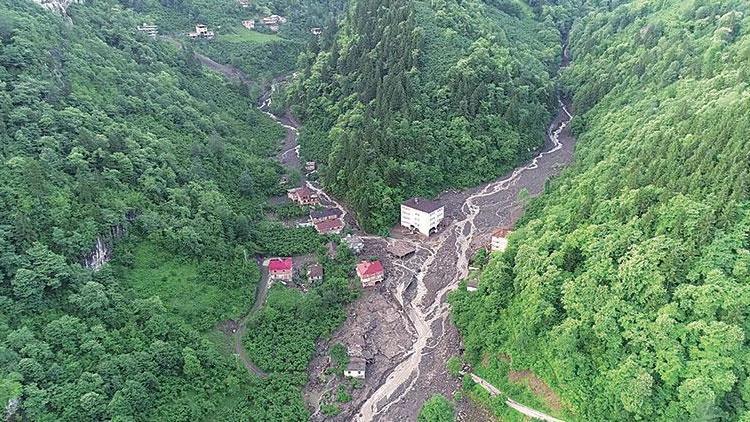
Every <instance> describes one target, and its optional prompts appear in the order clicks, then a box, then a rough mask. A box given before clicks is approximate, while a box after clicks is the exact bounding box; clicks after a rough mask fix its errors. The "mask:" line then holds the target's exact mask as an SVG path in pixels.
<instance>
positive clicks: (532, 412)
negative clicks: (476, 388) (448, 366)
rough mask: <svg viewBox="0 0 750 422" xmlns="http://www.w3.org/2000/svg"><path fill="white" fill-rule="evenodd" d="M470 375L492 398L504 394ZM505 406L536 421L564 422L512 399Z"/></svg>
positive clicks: (486, 382) (477, 377) (484, 381)
mask: <svg viewBox="0 0 750 422" xmlns="http://www.w3.org/2000/svg"><path fill="white" fill-rule="evenodd" d="M469 375H470V376H471V379H472V380H474V382H475V383H477V384H479V385H480V386H482V388H484V389H485V390H487V392H488V393H490V395H491V396H500V395H502V394H503V392H502V391H500V390H499V389H498V388H497V387H495V386H494V385H492V384H490V383H489V382H488V381H487V380H485V379H484V378H482V377H480V376H479V375H477V374H474V373H471V374H469ZM505 404H507V405H508V407H510V408H512V409H515V410H516V411H518V412H519V413H522V414H524V415H526V416H528V417H531V418H534V419H538V420H541V421H547V422H564V421H563V420H561V419H557V418H554V417H552V416H550V415H547V414H546V413H542V412H540V411H538V410H536V409H532V408H530V407H528V406H524V405H522V404H521V403H519V402H517V401H515V400H513V399H510V398H507V399H505Z"/></svg>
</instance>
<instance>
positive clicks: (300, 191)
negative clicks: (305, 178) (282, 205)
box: [292, 186, 316, 198]
mask: <svg viewBox="0 0 750 422" xmlns="http://www.w3.org/2000/svg"><path fill="white" fill-rule="evenodd" d="M292 191H293V192H294V194H295V195H297V196H298V197H300V198H310V197H313V196H315V195H316V194H315V192H314V191H313V190H312V189H310V188H308V187H307V186H302V187H299V188H296V189H292Z"/></svg>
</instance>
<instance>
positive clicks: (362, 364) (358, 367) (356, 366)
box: [346, 357, 367, 371]
mask: <svg viewBox="0 0 750 422" xmlns="http://www.w3.org/2000/svg"><path fill="white" fill-rule="evenodd" d="M366 367H367V362H366V361H365V360H364V359H363V358H360V357H350V358H349V364H348V365H346V370H347V371H364V370H365V368H366Z"/></svg>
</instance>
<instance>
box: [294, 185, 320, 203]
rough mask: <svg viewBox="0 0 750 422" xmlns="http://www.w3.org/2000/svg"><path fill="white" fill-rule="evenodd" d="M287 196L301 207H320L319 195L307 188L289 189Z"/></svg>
mask: <svg viewBox="0 0 750 422" xmlns="http://www.w3.org/2000/svg"><path fill="white" fill-rule="evenodd" d="M286 196H287V197H288V198H289V199H291V200H292V201H294V202H296V203H298V204H299V205H318V204H319V203H320V198H319V197H318V194H317V193H315V192H314V191H313V190H312V189H310V188H308V187H307V186H302V187H299V188H294V189H289V190H288V191H287V192H286Z"/></svg>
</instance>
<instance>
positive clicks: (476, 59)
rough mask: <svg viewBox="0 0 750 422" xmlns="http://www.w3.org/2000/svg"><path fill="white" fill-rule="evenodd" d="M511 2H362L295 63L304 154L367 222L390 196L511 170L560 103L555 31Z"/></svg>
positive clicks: (391, 209) (386, 221)
mask: <svg viewBox="0 0 750 422" xmlns="http://www.w3.org/2000/svg"><path fill="white" fill-rule="evenodd" d="M535 16H536V15H535V13H534V11H533V10H532V9H531V8H530V7H529V6H528V5H526V4H525V3H523V2H517V1H515V0H503V1H494V2H487V3H485V2H481V1H476V0H470V1H455V0H446V1H437V2H435V1H432V2H427V1H403V0H361V1H355V2H352V3H351V4H350V7H349V9H348V13H347V17H346V19H345V21H344V22H343V24H342V27H341V29H340V31H339V35H338V36H337V37H336V38H335V39H334V38H329V39H324V40H323V41H322V42H321V43H320V45H316V46H315V48H313V49H312V50H311V51H309V52H308V54H307V55H306V56H303V57H302V58H301V60H300V63H302V64H303V67H302V70H303V73H302V74H301V75H300V77H299V78H297V79H296V80H295V82H294V84H293V86H292V87H291V88H290V90H289V91H290V93H289V102H290V103H291V104H295V105H298V106H297V107H295V108H294V111H295V112H296V114H297V115H299V116H300V117H301V118H302V119H303V120H304V123H305V125H304V130H303V132H302V134H301V138H300V142H301V145H302V154H303V155H304V156H305V157H307V158H310V159H314V160H317V161H318V162H321V163H322V170H321V174H322V180H323V183H324V184H325V186H326V187H327V188H328V189H330V190H331V191H332V192H333V193H334V194H336V195H339V196H340V197H342V198H344V199H345V200H346V201H347V202H348V203H349V204H350V206H351V207H352V208H353V210H354V211H355V212H356V213H357V216H358V218H359V221H360V223H362V224H363V226H364V227H365V228H366V229H368V230H381V229H384V228H386V227H389V226H390V225H391V224H392V223H394V222H395V217H396V214H397V212H398V211H397V210H398V203H399V202H400V201H402V200H403V199H404V198H406V197H409V196H413V195H426V196H431V195H434V194H436V193H437V192H439V191H441V190H443V189H445V188H447V187H456V186H469V185H472V184H476V183H478V182H480V181H484V180H488V179H491V178H493V177H495V176H497V175H499V174H500V173H502V172H503V171H506V170H508V169H509V168H510V167H511V166H512V165H513V164H515V163H517V162H518V161H519V160H520V159H522V158H525V157H528V156H529V155H530V151H532V150H534V149H536V148H537V147H539V146H540V144H541V143H542V141H543V134H544V127H545V124H546V122H547V121H548V120H549V118H550V115H551V113H550V112H551V111H552V110H554V108H555V107H556V104H557V103H556V100H555V84H554V82H553V81H552V79H551V75H554V74H555V72H556V67H557V63H558V59H559V56H560V47H559V39H560V38H559V33H558V32H557V31H556V30H555V28H554V25H553V23H552V22H551V21H547V22H545V23H540V22H538V21H537V20H536V19H535Z"/></svg>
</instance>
